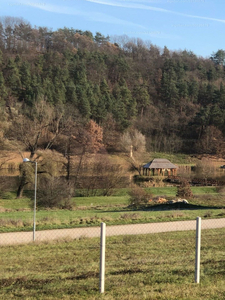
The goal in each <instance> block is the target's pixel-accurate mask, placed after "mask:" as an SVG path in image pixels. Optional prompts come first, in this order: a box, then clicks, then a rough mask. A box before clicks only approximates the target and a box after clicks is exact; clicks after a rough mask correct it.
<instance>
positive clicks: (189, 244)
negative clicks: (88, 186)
mask: <svg viewBox="0 0 225 300" xmlns="http://www.w3.org/2000/svg"><path fill="white" fill-rule="evenodd" d="M224 237H225V229H217V230H207V231H204V232H202V251H201V277H200V284H195V283H194V274H195V273H194V272H195V267H194V262H195V232H192V231H190V232H173V233H160V234H149V235H137V236H119V237H110V238H107V240H106V274H105V293H104V294H103V295H100V294H99V238H94V239H80V240H74V241H71V240H65V241H61V242H52V243H37V244H36V243H34V244H28V245H21V246H10V247H0V256H1V272H0V298H1V299H7V300H8V299H9V300H10V299H43V300H45V299H46V300H47V299H48V300H56V299H65V300H69V299H77V300H82V299H83V300H97V299H102V300H112V299H115V300H128V299H129V300H143V299H157V300H177V299H179V300H181V299H189V300H196V299H197V300H212V299H213V300H221V299H224V298H225V259H224V249H225V238H224Z"/></svg>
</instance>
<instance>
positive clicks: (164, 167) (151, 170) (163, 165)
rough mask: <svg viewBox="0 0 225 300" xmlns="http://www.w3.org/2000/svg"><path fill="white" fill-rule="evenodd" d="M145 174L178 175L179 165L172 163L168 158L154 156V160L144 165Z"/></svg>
mask: <svg viewBox="0 0 225 300" xmlns="http://www.w3.org/2000/svg"><path fill="white" fill-rule="evenodd" d="M142 169H143V175H145V176H151V175H153V176H154V175H158V176H160V175H161V176H165V175H168V176H169V175H174V176H176V175H177V169H178V167H177V166H175V165H174V164H172V163H171V162H170V161H169V160H168V159H164V158H154V159H153V160H152V161H150V162H149V163H147V164H146V165H144V166H143V167H142Z"/></svg>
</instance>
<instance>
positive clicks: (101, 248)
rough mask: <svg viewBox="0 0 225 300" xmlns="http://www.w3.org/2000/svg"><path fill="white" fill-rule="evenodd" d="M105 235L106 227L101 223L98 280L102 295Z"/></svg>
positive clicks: (103, 288)
mask: <svg viewBox="0 0 225 300" xmlns="http://www.w3.org/2000/svg"><path fill="white" fill-rule="evenodd" d="M105 233H106V225H105V223H101V241H100V280H99V289H100V293H104V291H105Z"/></svg>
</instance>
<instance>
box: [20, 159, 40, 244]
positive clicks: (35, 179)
mask: <svg viewBox="0 0 225 300" xmlns="http://www.w3.org/2000/svg"><path fill="white" fill-rule="evenodd" d="M23 162H24V163H26V162H30V163H33V164H35V177H34V218H33V241H35V231H36V207H37V162H36V161H32V160H29V158H24V159H23Z"/></svg>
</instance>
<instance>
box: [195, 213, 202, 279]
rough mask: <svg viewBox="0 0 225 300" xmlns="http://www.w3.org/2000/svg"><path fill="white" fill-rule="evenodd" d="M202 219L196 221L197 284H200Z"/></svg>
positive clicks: (198, 218)
mask: <svg viewBox="0 0 225 300" xmlns="http://www.w3.org/2000/svg"><path fill="white" fill-rule="evenodd" d="M200 250H201V218H200V217H197V220H196V250H195V283H199V282H200Z"/></svg>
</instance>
